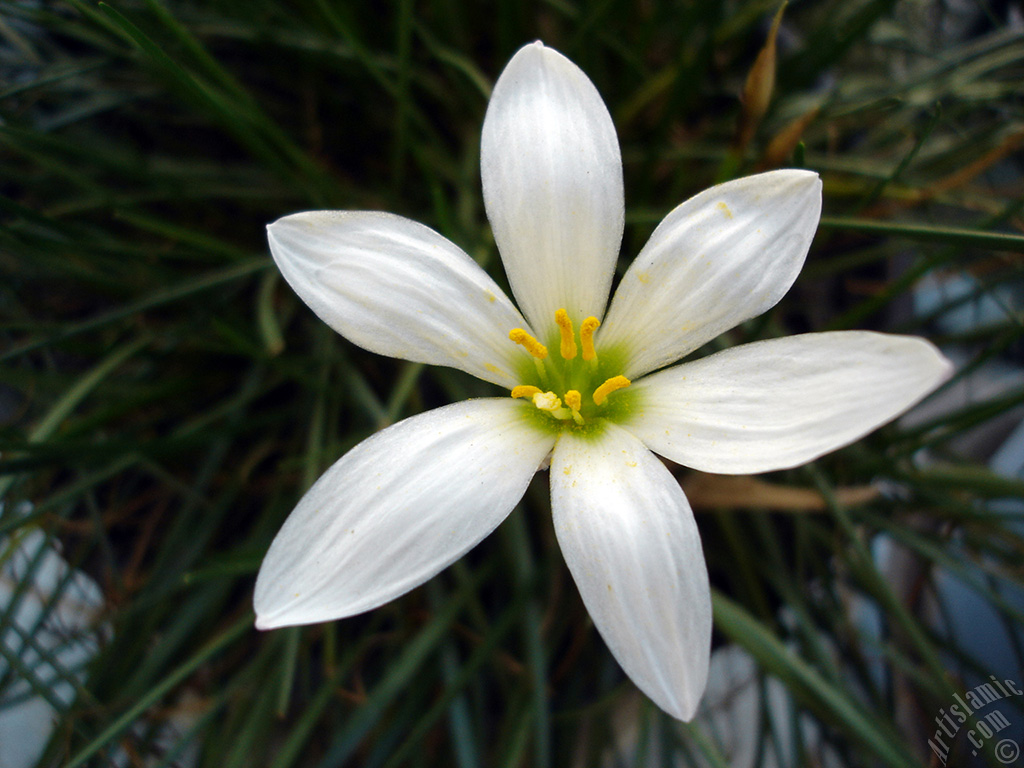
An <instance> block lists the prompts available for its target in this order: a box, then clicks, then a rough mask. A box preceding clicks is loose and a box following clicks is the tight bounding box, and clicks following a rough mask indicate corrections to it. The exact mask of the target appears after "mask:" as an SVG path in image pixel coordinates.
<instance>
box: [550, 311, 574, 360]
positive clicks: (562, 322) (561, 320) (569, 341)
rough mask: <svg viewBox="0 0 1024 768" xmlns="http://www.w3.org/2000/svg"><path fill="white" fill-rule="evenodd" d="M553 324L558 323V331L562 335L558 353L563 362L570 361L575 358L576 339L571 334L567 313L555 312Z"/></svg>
mask: <svg viewBox="0 0 1024 768" xmlns="http://www.w3.org/2000/svg"><path fill="white" fill-rule="evenodd" d="M555 322H556V323H558V330H559V331H561V333H562V345H561V348H560V349H559V352H561V353H562V358H563V359H564V360H572V359H573V358H575V357H576V338H575V337H574V335H573V332H572V320H570V319H569V313H568V312H566V311H565V310H564V309H559V310H556V311H555Z"/></svg>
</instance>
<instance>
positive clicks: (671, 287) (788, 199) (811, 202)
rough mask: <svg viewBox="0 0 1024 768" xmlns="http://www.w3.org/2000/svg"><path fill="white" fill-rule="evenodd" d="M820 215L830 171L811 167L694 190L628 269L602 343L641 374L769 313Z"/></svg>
mask: <svg viewBox="0 0 1024 768" xmlns="http://www.w3.org/2000/svg"><path fill="white" fill-rule="evenodd" d="M820 215H821V181H820V179H818V176H817V174H814V173H811V172H810V171H797V170H783V171H771V172H769V173H762V174H758V175H756V176H748V177H747V178H744V179H737V180H735V181H730V182H727V183H725V184H719V185H718V186H716V187H712V188H711V189H708V190H705V191H704V192H701V193H700V194H699V195H697V196H696V197H692V198H690V199H689V200H687V201H686V202H685V203H683V204H682V205H680V206H679V207H677V208H676V209H675V210H673V211H672V212H671V213H670V214H669V215H668V216H666V217H665V220H664V221H662V222H661V224H659V225H658V228H657V229H656V230H654V234H653V235H651V239H650V240H649V241H648V242H647V245H645V246H644V248H643V250H642V251H641V252H640V255H639V256H637V258H636V261H634V262H633V264H632V265H631V266H630V268H629V270H628V271H627V272H626V274H625V275H624V276H623V278H622V282H621V283H620V284H619V287H618V288H617V289H616V292H615V297H614V298H613V299H612V304H611V307H609V309H608V316H607V318H606V319H605V321H604V326H603V327H602V328H601V330H600V336H599V337H598V342H599V344H600V346H606V345H607V346H616V347H620V348H621V349H622V351H623V353H624V354H625V355H626V359H627V361H628V363H627V365H626V370H625V371H623V375H625V376H626V377H627V378H630V379H632V378H634V377H636V376H641V375H643V374H644V373H647V372H648V371H653V370H656V369H658V368H661V367H662V366H665V365H668V364H669V363H673V362H675V361H676V360H679V359H680V358H681V357H683V356H684V355H687V354H689V353H690V352H692V351H693V350H695V349H697V348H698V347H700V346H701V345H702V344H704V343H705V342H707V341H710V340H711V339H713V338H715V337H716V336H718V334H720V333H722V332H724V331H727V330H729V329H730V328H733V327H734V326H736V325H738V324H739V323H742V322H743V321H744V320H749V319H750V318H752V317H756V316H757V315H760V314H761V313H762V312H764V311H766V310H768V309H769V308H771V307H773V306H774V305H775V304H776V303H777V302H778V301H779V299H781V298H782V297H783V296H784V295H785V293H786V291H788V290H789V288H790V286H791V285H792V284H793V281H794V280H796V276H797V275H798V274H799V272H800V268H801V267H802V266H803V263H804V258H805V257H806V256H807V249H808V248H809V247H810V245H811V239H812V238H813V237H814V230H815V229H816V228H817V226H818V218H819V216H820Z"/></svg>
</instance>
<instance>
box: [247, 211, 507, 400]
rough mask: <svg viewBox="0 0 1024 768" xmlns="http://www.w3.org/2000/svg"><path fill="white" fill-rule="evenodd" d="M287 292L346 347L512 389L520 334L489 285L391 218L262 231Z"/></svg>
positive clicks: (301, 222) (306, 219)
mask: <svg viewBox="0 0 1024 768" xmlns="http://www.w3.org/2000/svg"><path fill="white" fill-rule="evenodd" d="M267 237H268V239H269V241H270V251H271V253H272V254H273V255H274V261H276V262H277V266H278V267H279V268H280V270H281V274H283V275H284V277H285V279H286V280H287V281H288V284H289V285H291V287H292V288H293V289H294V291H295V292H296V293H297V294H298V295H299V297H300V298H301V299H302V300H303V301H304V302H306V304H308V305H309V307H310V309H312V310H313V311H314V312H315V313H316V314H317V316H318V317H319V318H320V319H321V320H323V321H324V322H325V323H327V324H328V325H329V326H331V327H332V328H333V329H334V330H336V331H337V332H338V333H340V334H341V335H342V336H344V337H345V338H346V339H348V340H349V341H351V342H353V343H355V344H358V345H359V346H361V347H363V348H364V349H368V350H370V351H371V352H376V353H378V354H381V355H388V356H389V357H399V358H402V359H404V360H413V361H415V362H419V363H430V364H432V365H447V366H450V367H452V368H458V369H460V370H463V371H466V372H468V373H471V374H473V375H474V376H478V377H479V378H481V379H484V380H485V381H490V382H493V383H495V384H498V385H500V386H504V387H509V388H511V387H514V386H515V385H516V384H518V383H519V382H518V381H517V380H516V377H515V376H514V373H513V371H514V362H515V361H516V360H517V359H518V356H517V351H518V353H519V355H521V350H518V348H517V347H516V346H515V345H514V344H512V343H511V342H510V341H509V340H508V332H509V331H510V330H512V329H513V328H521V327H523V326H524V325H525V323H524V321H523V318H522V316H521V315H520V314H519V312H518V311H517V310H516V308H515V307H514V306H513V305H512V302H511V301H509V299H508V297H507V296H505V294H504V293H503V292H502V290H501V289H500V288H498V286H497V285H496V284H495V282H494V281H493V280H492V279H491V278H490V277H488V275H487V273H486V272H484V271H483V269H481V268H480V266H479V265H478V264H477V263H476V262H475V261H473V260H472V259H471V258H470V257H469V256H467V255H466V254H465V253H464V252H463V251H462V250H461V249H459V248H458V246H456V245H454V244H453V243H451V242H450V241H449V240H447V239H446V238H444V237H442V236H441V235H439V234H438V233H437V232H435V231H434V230H432V229H430V228H429V227H425V226H423V225H422V224H417V223H416V222H414V221H410V220H409V219H405V218H402V217H401V216H395V215H393V214H390V213H379V212H369V211H311V212H308V213H296V214H293V215H291V216H285V217H284V218H283V219H280V220H278V221H275V222H274V223H273V224H271V225H270V226H269V227H267Z"/></svg>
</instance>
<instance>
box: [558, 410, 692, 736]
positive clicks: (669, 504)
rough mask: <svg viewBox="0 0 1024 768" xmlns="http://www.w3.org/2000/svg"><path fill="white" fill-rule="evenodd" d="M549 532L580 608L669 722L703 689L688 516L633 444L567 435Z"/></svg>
mask: <svg viewBox="0 0 1024 768" xmlns="http://www.w3.org/2000/svg"><path fill="white" fill-rule="evenodd" d="M551 507H552V512H553V514H554V520H555V533H556V535H557V536H558V543H559V545H560V546H561V548H562V553H563V554H564V555H565V561H566V563H568V565H569V570H570V571H571V572H572V575H573V578H574V579H575V580H576V585H577V586H578V587H579V590H580V594H581V595H582V597H583V602H584V604H585V605H586V606H587V610H588V611H589V612H590V615H591V616H592V617H593V619H594V624H595V625H597V629H598V631H600V633H601V636H602V637H603V638H604V640H605V643H607V645H608V648H609V649H610V650H611V652H612V655H613V656H615V658H616V660H618V662H619V664H620V665H621V666H622V668H623V670H625V672H626V674H627V675H629V677H630V678H631V679H632V680H633V682H634V683H636V685H637V687H639V688H640V690H642V691H643V692H644V693H646V694H647V695H648V696H649V697H650V698H651V699H652V700H653V701H654V703H655V704H657V705H658V706H659V707H661V708H662V709H664V710H665V711H666V712H668V713H669V714H670V715H672V716H673V717H677V718H679V719H681V720H689V719H690V718H691V717H693V714H694V711H695V710H696V708H697V703H698V702H699V701H700V697H701V694H702V693H703V691H704V686H705V684H706V683H707V674H708V658H709V655H710V653H711V593H710V590H709V587H708V574H707V568H706V566H705V565H704V553H703V551H702V550H701V545H700V534H699V533H698V531H697V525H696V523H695V522H694V520H693V512H692V511H691V510H690V505H689V504H688V503H687V501H686V497H685V496H684V495H683V492H682V490H681V489H680V487H679V483H678V482H676V480H675V479H674V478H673V477H672V475H671V474H670V473H669V471H668V470H667V469H666V468H665V466H664V465H663V464H662V463H661V462H660V461H659V460H658V459H657V458H656V457H655V456H654V454H652V453H651V452H650V451H648V450H647V449H646V448H645V447H644V446H643V445H642V444H641V443H640V441H639V440H637V439H636V438H635V437H633V436H632V435H630V434H629V433H628V432H626V431H625V430H623V429H621V428H619V427H616V426H614V425H608V426H607V427H606V429H605V431H604V432H603V433H602V434H601V435H600V436H599V437H593V438H590V439H587V438H579V437H574V436H573V435H572V433H564V434H562V435H561V436H560V437H559V438H558V442H557V443H556V445H555V451H554V455H553V457H552V460H551Z"/></svg>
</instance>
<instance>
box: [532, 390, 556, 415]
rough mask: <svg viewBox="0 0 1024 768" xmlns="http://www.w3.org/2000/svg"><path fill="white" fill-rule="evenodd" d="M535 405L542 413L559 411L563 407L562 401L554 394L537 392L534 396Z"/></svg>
mask: <svg viewBox="0 0 1024 768" xmlns="http://www.w3.org/2000/svg"><path fill="white" fill-rule="evenodd" d="M533 404H534V405H536V406H537V407H538V408H540V409H541V410H542V411H557V410H558V409H559V408H561V407H562V401H561V400H559V399H558V395H556V394H555V393H554V392H539V391H538V392H537V394H535V395H534V396H533Z"/></svg>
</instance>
